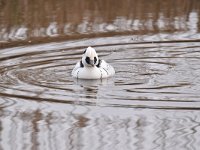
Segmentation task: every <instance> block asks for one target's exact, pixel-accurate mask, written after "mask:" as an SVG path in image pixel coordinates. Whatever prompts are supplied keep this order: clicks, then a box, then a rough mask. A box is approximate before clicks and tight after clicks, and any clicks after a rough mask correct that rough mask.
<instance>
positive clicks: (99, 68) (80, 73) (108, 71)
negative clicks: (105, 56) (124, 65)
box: [72, 47, 115, 79]
mask: <svg viewBox="0 0 200 150" xmlns="http://www.w3.org/2000/svg"><path fill="white" fill-rule="evenodd" d="M114 74H115V70H114V68H113V67H112V66H111V65H109V64H108V63H107V62H106V61H104V60H100V59H99V58H98V55H97V53H96V51H95V49H94V48H92V47H88V48H87V49H86V50H85V51H84V54H83V56H82V59H81V61H80V62H78V63H77V64H76V66H75V67H74V69H73V70H72V76H73V77H75V78H78V79H103V78H108V77H111V76H113V75H114Z"/></svg>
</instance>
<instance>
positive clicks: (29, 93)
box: [0, 36, 200, 109]
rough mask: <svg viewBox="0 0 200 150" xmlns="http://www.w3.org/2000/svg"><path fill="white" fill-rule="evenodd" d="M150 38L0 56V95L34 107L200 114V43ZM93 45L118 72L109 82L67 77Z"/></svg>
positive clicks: (71, 44)
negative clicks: (98, 107)
mask: <svg viewBox="0 0 200 150" xmlns="http://www.w3.org/2000/svg"><path fill="white" fill-rule="evenodd" d="M153 38H154V37H153V36H152V37H151V36H148V37H146V38H143V39H142V41H137V42H135V41H132V37H131V36H122V37H112V38H109V37H108V38H96V39H87V40H77V41H73V42H72V41H67V42H60V43H50V44H41V45H34V46H25V47H15V48H8V49H2V50H1V51H0V87H1V88H0V95H1V96H4V97H9V98H23V99H26V100H34V101H47V102H58V103H75V104H86V105H101V106H112V107H136V108H143V107H144V108H156V109H157V108H162V109H200V100H199V98H200V94H199V92H198V91H199V90H200V78H199V74H200V68H199V63H200V53H199V48H200V43H199V42H195V41H194V40H193V41H183V42H182V41H181V40H180V41H177V42H170V41H169V40H168V41H167V42H166V41H165V42H156V41H151V40H152V39H153ZM89 45H92V46H94V47H95V48H96V49H97V52H98V54H99V56H100V57H101V58H103V59H105V60H107V61H108V62H109V63H110V64H112V65H113V66H114V68H115V69H116V75H115V77H113V78H110V79H105V80H98V81H87V80H86V81H85V80H76V79H73V78H72V77H71V70H72V69H73V67H74V65H75V63H76V62H77V61H79V60H80V58H81V55H82V52H83V51H84V49H85V48H86V47H87V46H89Z"/></svg>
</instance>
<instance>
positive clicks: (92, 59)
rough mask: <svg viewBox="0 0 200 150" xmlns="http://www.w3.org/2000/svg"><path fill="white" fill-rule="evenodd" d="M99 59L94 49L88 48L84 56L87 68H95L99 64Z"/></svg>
mask: <svg viewBox="0 0 200 150" xmlns="http://www.w3.org/2000/svg"><path fill="white" fill-rule="evenodd" d="M98 62H99V58H98V56H97V53H96V51H95V49H94V48H92V47H88V48H87V49H86V50H85V51H84V54H83V57H82V63H83V65H84V66H87V67H94V66H96V65H97V64H98Z"/></svg>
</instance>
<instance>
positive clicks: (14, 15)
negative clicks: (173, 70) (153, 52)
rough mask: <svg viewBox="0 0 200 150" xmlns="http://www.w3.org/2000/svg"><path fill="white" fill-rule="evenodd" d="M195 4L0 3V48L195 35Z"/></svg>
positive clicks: (198, 5)
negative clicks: (79, 41)
mask: <svg viewBox="0 0 200 150" xmlns="http://www.w3.org/2000/svg"><path fill="white" fill-rule="evenodd" d="M199 11H200V1H198V0H191V1H188V0H176V1H173V0H169V1H166V2H163V1H162V0H150V1H149V0H132V1H129V0H124V1H121V0H97V1H92V0H87V1H86V0H83V1H78V0H75V1H70V0H67V1H63V0H58V1H56V2H55V1H53V0H47V1H45V0H36V1H24V0H16V1H15V2H13V1H12V0H7V1H1V2H0V22H1V24H0V48H3V47H12V46H19V45H24V44H35V43H46V42H52V41H63V40H72V39H80V38H93V37H101V36H102V37H104V36H114V35H143V34H156V33H175V32H188V31H189V32H191V33H193V34H195V33H198V32H199V29H200V22H199V19H198V18H199Z"/></svg>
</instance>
